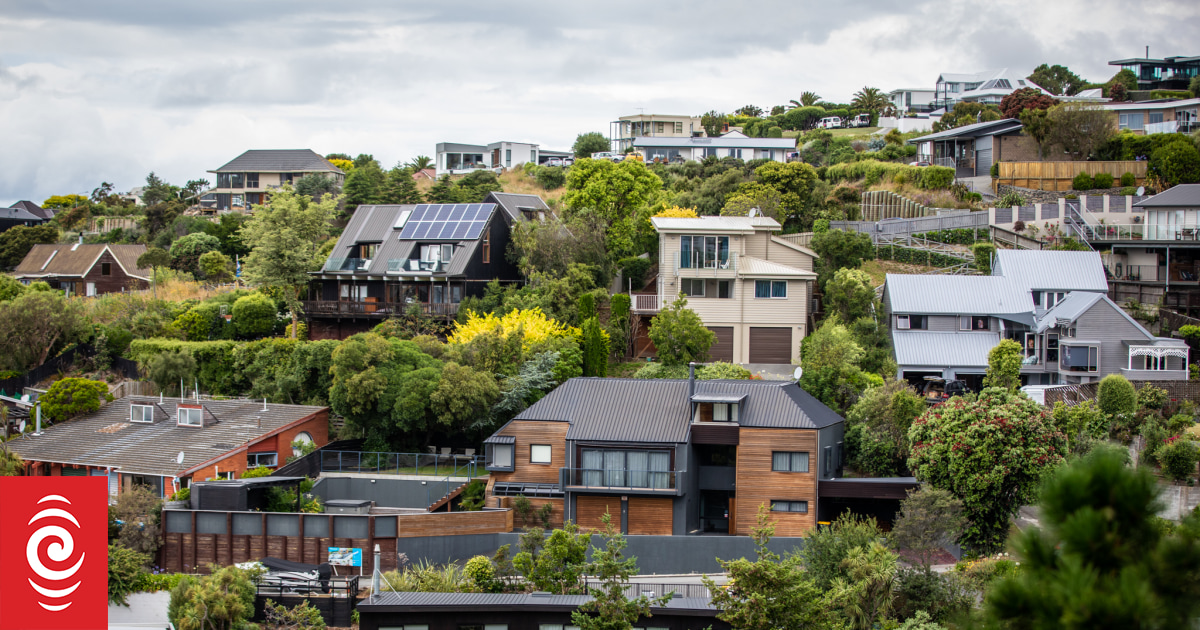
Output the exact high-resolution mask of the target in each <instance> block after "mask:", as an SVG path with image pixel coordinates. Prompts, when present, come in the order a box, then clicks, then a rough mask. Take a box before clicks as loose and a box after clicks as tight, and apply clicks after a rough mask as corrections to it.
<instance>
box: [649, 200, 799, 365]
mask: <svg viewBox="0 0 1200 630" xmlns="http://www.w3.org/2000/svg"><path fill="white" fill-rule="evenodd" d="M650 221H651V223H652V224H653V225H654V228H655V229H656V230H657V231H658V243H659V245H658V251H659V260H658V279H657V282H656V294H655V296H654V297H651V296H648V295H635V296H634V300H635V304H634V309H635V312H636V313H637V314H638V315H639V316H640V317H642V318H643V319H648V318H649V317H650V316H651V315H653V314H655V313H657V312H658V310H659V309H660V308H662V307H664V306H667V305H670V304H671V303H672V302H674V301H675V299H676V298H677V297H681V296H682V297H685V298H687V301H688V308H690V309H691V310H693V311H695V313H696V314H697V315H699V316H700V319H701V320H702V321H703V322H704V325H705V326H708V328H709V330H712V331H713V332H714V333H716V335H717V342H716V344H714V345H713V347H712V348H710V349H709V354H708V358H709V359H710V360H713V361H730V362H734V363H765V364H790V363H791V362H792V359H795V358H798V357H799V356H800V340H802V339H804V336H805V334H806V333H807V325H808V313H809V310H810V309H809V298H810V297H811V296H812V285H813V281H814V280H815V279H816V277H817V275H816V274H815V273H813V271H812V268H813V260H814V259H816V257H817V255H816V254H815V253H813V251H812V250H810V249H808V248H807V247H803V246H801V245H797V244H795V243H793V242H791V241H789V240H786V239H784V238H780V237H779V236H778V233H779V231H780V225H779V223H778V222H777V221H775V220H774V219H770V218H767V217H760V216H754V217H733V216H717V217H700V218H694V219H693V218H674V217H653V218H651V219H650ZM642 328H645V326H642Z"/></svg>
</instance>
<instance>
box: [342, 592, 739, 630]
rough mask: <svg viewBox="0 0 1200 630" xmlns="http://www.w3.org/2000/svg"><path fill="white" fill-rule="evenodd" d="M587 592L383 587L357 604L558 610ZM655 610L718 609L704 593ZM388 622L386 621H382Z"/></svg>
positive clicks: (364, 607) (400, 608)
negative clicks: (396, 590)
mask: <svg viewBox="0 0 1200 630" xmlns="http://www.w3.org/2000/svg"><path fill="white" fill-rule="evenodd" d="M591 599H592V597H591V596H590V595H551V594H549V593H393V592H390V591H385V592H383V593H380V594H379V596H378V597H369V598H367V599H364V600H362V601H361V602H359V604H358V610H359V612H360V613H364V614H367V615H371V614H379V613H388V612H458V611H465V610H475V609H478V610H483V611H488V612H493V611H514V610H561V611H571V610H574V609H575V608H577V607H579V606H581V605H583V604H584V603H586V602H588V601H589V600H591ZM651 610H655V611H667V610H671V611H685V610H692V611H705V612H708V613H711V616H715V615H716V614H717V609H716V608H715V607H714V606H713V605H712V601H711V600H710V599H709V598H707V597H675V598H672V599H669V600H667V602H666V604H665V605H663V606H652V607H651ZM384 625H389V624H384Z"/></svg>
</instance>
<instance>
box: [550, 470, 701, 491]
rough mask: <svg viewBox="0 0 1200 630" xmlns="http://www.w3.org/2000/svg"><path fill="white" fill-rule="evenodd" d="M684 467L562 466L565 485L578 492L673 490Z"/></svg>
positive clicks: (562, 481) (561, 478)
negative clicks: (621, 467)
mask: <svg viewBox="0 0 1200 630" xmlns="http://www.w3.org/2000/svg"><path fill="white" fill-rule="evenodd" d="M683 472H684V471H682V470H629V469H620V470H604V469H601V468H561V469H559V475H560V483H561V484H562V486H563V487H564V488H568V489H570V490H574V491H579V490H584V489H597V490H601V489H603V490H615V489H621V490H629V491H635V492H636V491H646V492H664V493H674V492H675V491H676V490H677V489H678V485H677V484H678V481H679V477H680V475H681V474H682V473H683Z"/></svg>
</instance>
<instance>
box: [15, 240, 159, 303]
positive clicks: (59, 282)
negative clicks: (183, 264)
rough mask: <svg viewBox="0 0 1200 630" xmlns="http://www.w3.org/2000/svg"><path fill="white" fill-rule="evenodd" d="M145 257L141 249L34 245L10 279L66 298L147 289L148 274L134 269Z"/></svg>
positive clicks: (107, 245) (116, 246)
mask: <svg viewBox="0 0 1200 630" xmlns="http://www.w3.org/2000/svg"><path fill="white" fill-rule="evenodd" d="M145 253H146V246H145V245H112V244H105V243H101V244H98V245H85V244H83V243H58V244H55V245H34V246H33V249H31V250H29V253H28V254H26V255H25V258H24V259H22V260H21V264H19V265H17V268H16V269H14V270H13V276H14V277H16V279H17V280H19V281H20V282H21V283H22V284H30V283H32V282H38V281H41V282H47V283H49V284H50V288H52V289H57V290H62V291H65V292H66V294H67V295H68V296H71V295H86V296H89V297H90V296H95V295H103V294H105V293H115V292H119V291H133V290H139V289H148V288H150V277H151V270H150V269H139V268H138V266H137V260H138V258H139V257H140V256H141V255H142V254H145Z"/></svg>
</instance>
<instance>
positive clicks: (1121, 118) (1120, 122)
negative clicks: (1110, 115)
mask: <svg viewBox="0 0 1200 630" xmlns="http://www.w3.org/2000/svg"><path fill="white" fill-rule="evenodd" d="M1144 118H1145V116H1144V115H1143V114H1141V113H1140V112H1139V113H1137V114H1118V115H1117V128H1119V129H1133V130H1135V131H1137V130H1141V129H1143V128H1144V124H1143V119H1144Z"/></svg>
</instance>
